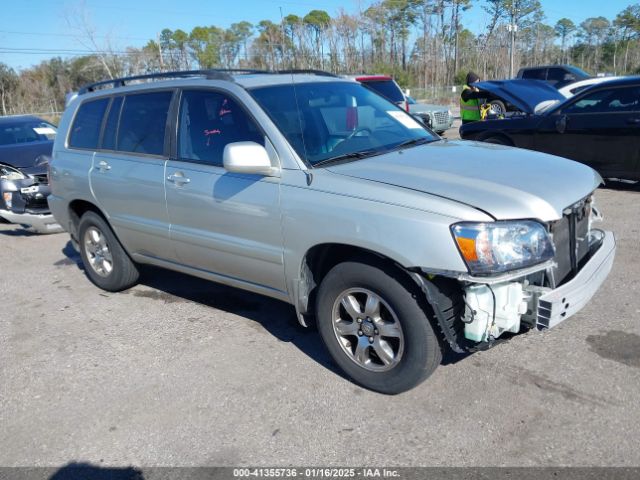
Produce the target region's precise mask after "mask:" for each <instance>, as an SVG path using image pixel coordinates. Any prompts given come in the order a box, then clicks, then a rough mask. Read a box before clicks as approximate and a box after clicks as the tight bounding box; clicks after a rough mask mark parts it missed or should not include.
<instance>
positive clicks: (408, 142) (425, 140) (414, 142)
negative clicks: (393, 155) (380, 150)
mask: <svg viewBox="0 0 640 480" xmlns="http://www.w3.org/2000/svg"><path fill="white" fill-rule="evenodd" d="M434 141H435V140H432V139H430V138H424V137H423V138H412V139H411V140H405V141H404V142H401V143H399V144H398V145H395V146H394V147H392V148H391V150H400V149H401V148H406V147H413V146H416V145H424V144H425V143H431V142H434Z"/></svg>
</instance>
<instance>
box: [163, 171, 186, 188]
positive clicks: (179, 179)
mask: <svg viewBox="0 0 640 480" xmlns="http://www.w3.org/2000/svg"><path fill="white" fill-rule="evenodd" d="M167 181H169V182H171V183H175V184H176V185H184V184H185V183H189V182H190V181H191V179H190V178H187V177H185V176H184V175H182V174H177V173H174V174H173V175H169V176H168V177H167Z"/></svg>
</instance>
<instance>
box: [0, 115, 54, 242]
mask: <svg viewBox="0 0 640 480" xmlns="http://www.w3.org/2000/svg"><path fill="white" fill-rule="evenodd" d="M55 136H56V127H55V126H54V125H52V124H50V123H48V122H46V121H44V120H43V119H41V118H38V117H34V116H31V115H18V116H7V117H0V218H1V219H4V220H5V221H8V222H11V223H19V224H22V225H28V226H30V227H33V229H35V230H36V231H39V232H52V231H56V230H58V229H59V226H58V225H57V223H56V221H55V219H54V218H53V216H52V215H51V212H50V210H49V206H48V204H47V196H48V195H49V194H50V189H49V181H48V175H47V169H48V166H49V160H50V158H51V151H52V148H53V139H54V138H55Z"/></svg>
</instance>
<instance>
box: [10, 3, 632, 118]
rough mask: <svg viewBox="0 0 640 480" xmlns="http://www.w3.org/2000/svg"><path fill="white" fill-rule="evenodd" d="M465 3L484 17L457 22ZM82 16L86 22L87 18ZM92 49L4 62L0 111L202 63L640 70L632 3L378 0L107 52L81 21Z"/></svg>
mask: <svg viewBox="0 0 640 480" xmlns="http://www.w3.org/2000/svg"><path fill="white" fill-rule="evenodd" d="M472 8H476V9H482V10H483V11H484V13H485V14H486V15H485V17H486V18H487V19H488V20H487V22H486V25H485V26H484V28H483V29H482V31H481V32H477V33H474V32H472V31H470V30H469V29H468V28H465V16H466V15H467V14H468V11H469V10H470V9H472ZM83 18H84V17H83ZM77 31H78V36H79V38H78V41H79V42H80V43H81V44H82V45H88V48H89V51H90V52H91V53H90V54H87V55H81V56H76V57H72V58H61V57H55V58H51V59H49V60H46V61H43V62H41V63H40V64H38V65H36V66H33V67H31V68H26V69H23V70H21V71H19V72H16V71H14V70H13V69H11V68H10V67H8V66H7V65H6V64H3V63H0V113H1V114H3V115H7V114H13V113H24V112H48V111H54V112H55V111H61V110H62V109H63V108H64V98H65V94H66V93H67V92H70V91H73V90H76V89H77V88H78V87H79V86H81V85H83V84H86V83H90V82H94V81H98V80H103V79H105V78H114V77H121V76H130V75H138V74H144V73H151V72H159V71H171V70H183V69H208V68H251V69H253V68H256V69H270V70H279V69H322V70H328V71H331V72H334V73H345V74H347V73H363V72H370V73H374V72H375V73H387V74H391V75H393V76H394V77H395V78H396V79H397V80H398V82H399V83H400V84H401V85H402V86H404V87H408V86H410V87H414V88H429V87H434V86H445V85H460V84H461V83H463V79H464V76H465V75H466V73H467V72H468V71H469V70H473V71H475V72H476V73H478V74H479V75H480V76H481V77H482V78H485V79H491V78H508V77H509V76H510V74H511V72H512V70H513V69H514V68H518V66H524V65H537V64H545V63H572V64H574V65H577V66H579V67H581V68H583V69H584V70H586V71H588V72H590V73H591V74H597V73H612V74H618V75H622V74H630V73H640V4H633V5H629V6H628V7H626V8H625V9H623V10H622V11H621V12H619V13H618V14H617V15H616V16H615V18H612V19H608V18H605V17H602V16H599V17H593V18H587V19H586V20H584V21H583V22H581V23H579V24H575V23H574V22H573V21H572V20H571V19H569V18H562V19H560V20H559V21H558V22H556V23H555V24H554V25H551V24H549V23H547V21H546V16H545V14H544V11H543V9H542V7H541V5H540V2H539V1H538V0H379V1H375V2H373V3H371V4H369V5H368V6H367V7H366V8H364V7H363V8H361V9H359V10H358V11H357V12H355V13H348V12H347V11H345V10H342V9H341V10H339V11H338V12H337V13H336V14H335V15H334V16H331V15H330V14H329V13H328V12H326V11H324V10H317V9H316V10H311V11H310V12H309V13H307V14H306V15H304V16H298V15H293V14H290V15H286V16H283V17H282V19H281V21H280V22H273V21H272V20H262V21H260V22H258V23H257V24H255V25H254V24H251V23H249V22H246V21H242V22H238V23H234V24H232V25H230V26H229V28H221V27H218V26H214V25H211V26H197V27H195V28H193V29H192V30H191V31H190V32H186V31H183V30H181V29H176V30H170V29H164V30H162V31H161V32H160V33H159V34H158V36H157V37H156V38H154V39H149V41H148V42H147V43H146V44H145V45H144V46H142V47H133V46H132V47H127V48H125V49H124V50H115V49H114V48H112V47H110V45H111V42H110V41H109V39H106V40H100V38H98V37H97V36H96V35H95V28H92V27H91V26H90V25H88V24H87V23H84V24H83V25H80V26H78V28H77Z"/></svg>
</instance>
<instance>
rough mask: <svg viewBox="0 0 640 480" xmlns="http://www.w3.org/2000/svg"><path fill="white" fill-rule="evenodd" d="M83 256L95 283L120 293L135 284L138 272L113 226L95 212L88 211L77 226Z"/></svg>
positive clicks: (90, 276)
mask: <svg viewBox="0 0 640 480" xmlns="http://www.w3.org/2000/svg"><path fill="white" fill-rule="evenodd" d="M78 234H79V235H78V238H79V240H80V256H81V257H82V263H83V264H84V267H85V272H86V274H87V276H88V277H89V280H91V281H92V282H93V283H94V284H95V285H97V286H98V287H100V288H102V289H103V290H107V291H110V292H119V291H121V290H125V289H127V288H129V287H132V286H133V285H135V283H136V282H137V281H138V277H139V273H138V268H137V267H136V265H135V263H133V261H132V260H131V258H129V255H128V254H127V252H126V251H125V250H124V248H123V247H122V245H120V242H119V241H118V239H117V238H116V236H115V234H114V233H113V231H112V230H111V227H109V225H108V224H107V222H106V221H105V220H104V218H102V217H101V216H100V215H98V214H97V213H95V212H87V213H85V214H84V215H83V216H82V218H81V219H80V223H79V225H78Z"/></svg>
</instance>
